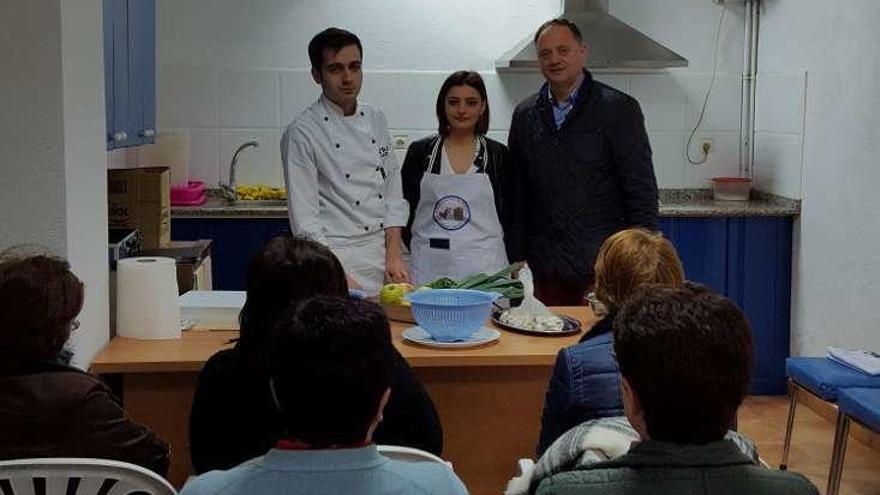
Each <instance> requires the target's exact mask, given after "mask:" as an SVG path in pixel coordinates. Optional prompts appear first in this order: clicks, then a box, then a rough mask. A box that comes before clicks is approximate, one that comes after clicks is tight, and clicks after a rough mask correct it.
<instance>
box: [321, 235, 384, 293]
mask: <svg viewBox="0 0 880 495" xmlns="http://www.w3.org/2000/svg"><path fill="white" fill-rule="evenodd" d="M327 242H328V244H329V246H328V247H329V248H330V250H331V251H333V254H335V255H336V257H337V258H339V262H340V263H342V268H343V269H345V273H346V274H347V275H351V277H352V278H353V279H355V281H357V283H359V284H360V285H361V288H362V289H363V290H364V292H366V293H367V295H368V296H375V295H376V294H378V293H379V291H380V290H382V284H383V283H384V281H385V232H384V231H381V230H380V231H378V232H376V233H374V234H371V235H369V236H367V237H360V238H357V239H351V240H342V239H332V238H327Z"/></svg>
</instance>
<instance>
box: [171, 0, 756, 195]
mask: <svg viewBox="0 0 880 495" xmlns="http://www.w3.org/2000/svg"><path fill="white" fill-rule="evenodd" d="M208 3H210V7H209V8H206V5H207V4H208ZM315 5H320V6H319V7H314V8H312V6H307V3H306V2H301V1H296V0H293V1H292V0H261V1H260V2H258V5H254V6H250V7H248V8H247V9H242V8H241V2H240V1H239V0H210V2H209V0H159V1H157V60H158V64H157V65H158V71H157V78H158V81H157V82H158V115H157V117H158V125H159V127H160V129H169V128H170V129H176V130H189V131H190V135H191V137H192V140H193V142H192V143H191V149H192V163H191V167H190V176H192V177H193V178H196V179H205V180H207V181H208V182H209V183H211V184H213V183H216V181H217V180H218V179H223V180H226V179H225V178H226V175H227V173H228V172H227V170H226V169H227V166H228V165H227V164H228V163H229V160H230V159H231V150H233V149H234V148H235V147H236V146H237V144H240V143H237V142H236V141H244V140H246V139H249V138H252V137H255V138H258V139H259V140H260V142H261V147H260V149H259V150H247V152H245V154H243V155H242V160H243V163H242V167H241V174H240V176H239V178H240V180H244V179H245V178H247V179H248V180H267V181H268V180H272V181H280V177H281V174H280V172H279V170H280V152H279V151H278V144H277V143H274V144H273V143H268V142H266V141H269V140H272V139H274V138H275V137H274V136H275V135H276V134H275V133H278V132H281V131H282V130H283V129H284V127H285V126H286V125H287V123H288V122H290V121H291V120H292V119H293V118H294V117H295V116H296V115H297V114H298V113H299V112H300V111H301V110H302V109H303V108H305V107H306V106H307V105H309V104H310V103H312V102H313V101H314V100H315V98H317V96H318V94H319V92H320V90H319V87H318V86H317V85H316V84H315V83H314V81H312V78H311V75H310V74H309V71H308V60H307V57H306V53H305V52H306V50H305V47H306V45H307V44H308V41H309V39H310V38H311V37H312V36H313V35H314V33H316V32H317V31H319V30H320V29H322V28H324V27H326V26H330V25H336V26H340V27H344V28H346V29H350V30H352V31H353V32H355V33H358V35H359V36H360V38H361V40H362V41H363V45H364V49H365V57H364V69H365V71H366V72H365V79H364V86H363V91H362V99H363V100H364V101H369V102H371V103H374V104H377V105H379V106H381V107H382V108H383V109H384V111H385V113H386V115H387V117H388V123H389V126H390V127H391V129H392V131H393V132H394V133H395V134H406V135H407V136H408V138H409V139H410V141H412V140H415V139H418V138H420V137H422V136H424V135H427V134H429V133H431V132H433V131H434V130H435V128H436V118H435V116H434V102H435V100H436V94H437V90H438V89H439V87H440V84H441V83H442V81H443V79H444V78H445V77H446V76H447V75H448V74H449V73H451V72H452V71H454V70H458V69H470V70H478V71H480V73H481V74H483V76H484V78H485V80H486V85H487V89H488V93H489V103H490V105H491V113H492V118H491V123H490V133H489V135H490V136H491V137H493V138H497V139H499V140H501V141H506V136H507V129H508V127H509V122H510V116H511V114H512V113H513V109H514V107H515V106H516V104H517V103H518V102H519V101H520V100H522V99H523V98H525V97H526V96H528V95H529V94H530V93H532V92H534V91H535V90H536V89H537V88H538V87H539V86H540V84H541V82H542V78H541V75H540V74H539V73H537V72H531V73H505V74H499V73H496V72H495V70H494V69H493V67H494V61H495V60H496V59H498V58H499V57H500V56H501V55H502V54H503V53H504V52H506V51H507V50H509V49H510V48H512V47H513V46H514V45H515V44H517V43H518V42H519V41H521V40H522V39H523V38H525V37H528V36H530V35H531V34H532V33H533V31H534V29H535V28H536V27H537V25H539V24H540V23H541V22H542V21H543V20H545V19H548V18H550V17H553V16H555V15H558V14H559V12H560V8H561V5H562V2H560V1H559V0H480V1H479V2H473V1H469V0H425V1H422V2H413V1H411V0H389V1H387V2H360V1H357V0H326V1H321V2H318V3H315ZM609 7H610V9H611V12H612V13H613V14H614V15H617V16H618V17H619V18H620V19H621V20H623V21H624V22H627V23H628V24H630V25H632V26H634V27H636V28H637V29H639V30H641V31H642V32H643V33H645V34H646V35H648V36H651V37H653V38H654V39H656V40H658V41H660V42H661V43H664V44H666V45H667V46H669V47H670V48H671V49H673V50H675V51H676V52H678V53H680V54H682V55H683V56H684V57H685V58H687V60H688V62H689V65H688V67H687V68H681V69H670V70H668V71H656V72H650V73H603V74H596V78H597V79H599V80H600V81H603V82H605V83H607V84H609V85H611V86H613V87H615V88H618V89H620V90H622V91H624V92H627V93H630V94H632V95H633V96H635V97H636V98H637V99H638V100H639V101H640V102H641V105H642V108H643V111H644V114H645V118H646V125H647V128H648V134H649V137H650V139H651V141H652V146H653V148H654V152H655V160H654V167H655V170H656V173H657V175H658V177H659V182H660V185H661V186H662V187H708V185H709V184H708V182H707V181H706V180H707V178H708V177H711V176H712V175H735V174H737V173H738V170H739V156H738V151H737V150H738V144H737V143H738V141H739V126H740V118H739V114H740V75H739V73H740V71H741V70H742V47H743V29H742V22H741V21H742V16H743V10H744V9H743V6H742V4H741V3H737V2H725V3H723V4H718V3H715V2H710V1H708V0H615V1H614V2H611V3H610V4H609ZM722 11H724V12H725V16H726V17H725V20H724V22H723V25H722V26H721V47H720V50H719V51H718V54H719V57H718V64H717V67H718V77H717V79H716V81H715V85H714V89H713V92H712V96H711V98H710V100H709V107H708V109H707V112H706V115H705V118H704V121H703V123H702V125H701V131H700V133H699V134H698V135H697V139H696V140H695V143H698V142H699V141H698V139H699V137H701V135H703V134H705V135H710V136H711V137H712V138H713V139H714V140H715V149H714V150H713V152H712V153H711V154H710V156H709V159H708V161H707V162H706V163H705V164H703V165H701V166H693V165H690V164H689V163H687V160H686V159H685V141H686V138H687V134H688V132H689V131H690V129H691V128H692V127H693V124H694V123H695V121H696V119H697V116H698V115H699V112H700V107H701V105H702V102H703V97H704V95H705V91H706V89H707V87H708V85H709V81H710V79H711V78H710V75H711V72H712V68H713V65H714V64H713V56H714V53H715V50H714V40H715V33H716V29H717V28H718V22H719V20H720V16H721V13H722ZM670 13H674V14H675V15H670ZM271 131H275V133H273V132H271ZM698 149H699V147H698V146H696V145H695V148H694V151H696V150H698ZM273 153H274V155H273ZM398 154H399V155H400V154H402V153H398Z"/></svg>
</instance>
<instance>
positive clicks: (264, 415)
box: [189, 237, 443, 473]
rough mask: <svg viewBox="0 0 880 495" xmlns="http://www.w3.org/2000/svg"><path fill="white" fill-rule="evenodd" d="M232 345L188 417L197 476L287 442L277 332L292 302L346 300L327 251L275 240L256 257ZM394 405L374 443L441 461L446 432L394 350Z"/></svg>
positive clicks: (202, 382) (210, 365)
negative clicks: (276, 397) (275, 391)
mask: <svg viewBox="0 0 880 495" xmlns="http://www.w3.org/2000/svg"><path fill="white" fill-rule="evenodd" d="M246 289H247V299H246V302H245V304H244V307H243V308H242V310H241V314H240V316H239V321H240V328H241V332H240V337H239V339H238V340H237V341H236V343H235V347H233V348H232V349H228V350H223V351H220V352H218V353H216V354H214V355H213V356H211V358H210V359H209V360H208V362H207V363H205V366H204V368H202V371H201V373H200V374H199V379H198V385H197V387H196V392H195V396H194V398H193V406H192V411H191V414H190V425H189V428H190V430H189V431H190V453H191V455H192V462H193V467H194V469H195V472H196V473H204V472H207V471H211V470H215V469H230V468H232V467H234V466H237V465H238V464H241V463H242V462H244V461H246V460H249V459H252V458H254V457H257V456H261V455H263V454H265V453H266V452H268V451H269V449H270V448H272V447H274V446H275V444H276V443H277V442H278V441H279V440H280V439H281V438H283V437H284V433H285V432H284V426H283V424H284V423H283V421H282V419H283V418H282V417H281V415H280V413H279V412H278V408H277V407H276V405H275V403H274V401H273V400H272V395H271V392H270V388H269V370H268V361H267V359H268V354H269V348H270V346H271V345H272V342H273V335H272V329H273V328H274V326H275V323H276V321H277V319H278V317H279V316H280V315H281V314H282V313H283V312H284V311H285V310H287V309H288V308H289V306H290V305H291V304H293V303H296V302H299V301H303V300H305V299H308V298H309V297H312V296H316V295H324V296H336V297H348V286H347V282H346V276H345V271H344V270H343V268H342V265H341V264H340V262H339V260H338V259H337V258H336V256H335V255H334V254H333V253H332V252H331V251H330V249H328V248H327V247H325V246H324V245H322V244H320V243H318V242H315V241H312V240H309V239H306V238H303V237H276V238H274V239H271V240H270V241H269V242H268V243H267V244H266V245H265V246H264V247H263V250H262V251H261V252H260V253H259V254H258V255H257V256H255V257H254V259H253V260H252V261H251V264H250V266H249V267H248V273H247V283H246ZM393 361H394V363H393V370H392V377H391V400H390V401H389V403H388V406H387V408H386V409H385V413H384V417H385V419H384V421H383V422H382V423H381V424H380V425H379V427H378V429H377V430H376V433H375V440H376V443H379V444H389V445H404V446H408V447H416V448H419V449H423V450H427V451H429V452H433V453H435V454H437V455H440V454H441V452H442V449H443V432H442V430H441V427H440V419H439V417H438V416H437V411H436V410H435V409H434V404H433V402H431V398H430V397H429V396H428V394H427V392H426V391H425V389H424V387H422V385H421V384H420V383H419V382H418V380H417V379H416V377H415V375H413V373H412V370H411V369H410V367H409V365H408V364H407V362H406V360H404V358H403V356H401V355H400V353H398V352H397V351H396V350H395V351H394V360H393Z"/></svg>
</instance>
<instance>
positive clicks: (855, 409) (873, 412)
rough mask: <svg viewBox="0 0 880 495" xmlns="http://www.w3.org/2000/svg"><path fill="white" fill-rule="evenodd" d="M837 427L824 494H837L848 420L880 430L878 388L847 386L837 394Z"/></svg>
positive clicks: (847, 431) (875, 430)
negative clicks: (826, 488)
mask: <svg viewBox="0 0 880 495" xmlns="http://www.w3.org/2000/svg"><path fill="white" fill-rule="evenodd" d="M837 404H838V407H839V409H838V414H837V428H836V429H835V431H834V449H833V454H832V455H831V471H830V472H829V473H828V490H826V492H825V493H826V495H837V490H838V488H839V487H840V475H841V473H842V472H843V460H844V457H846V441H847V438H848V437H849V425H850V422H852V421H855V422H856V423H858V424H860V425H862V426H863V427H865V428H867V429H869V430H871V431H874V432H880V389H878V388H847V389H843V390H841V391H839V393H838V396H837Z"/></svg>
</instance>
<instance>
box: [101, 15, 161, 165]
mask: <svg viewBox="0 0 880 495" xmlns="http://www.w3.org/2000/svg"><path fill="white" fill-rule="evenodd" d="M104 95H105V100H106V106H107V149H108V150H111V149H114V148H123V147H126V146H137V145H139V144H145V143H152V142H154V141H155V136H156V2H155V0H104Z"/></svg>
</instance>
